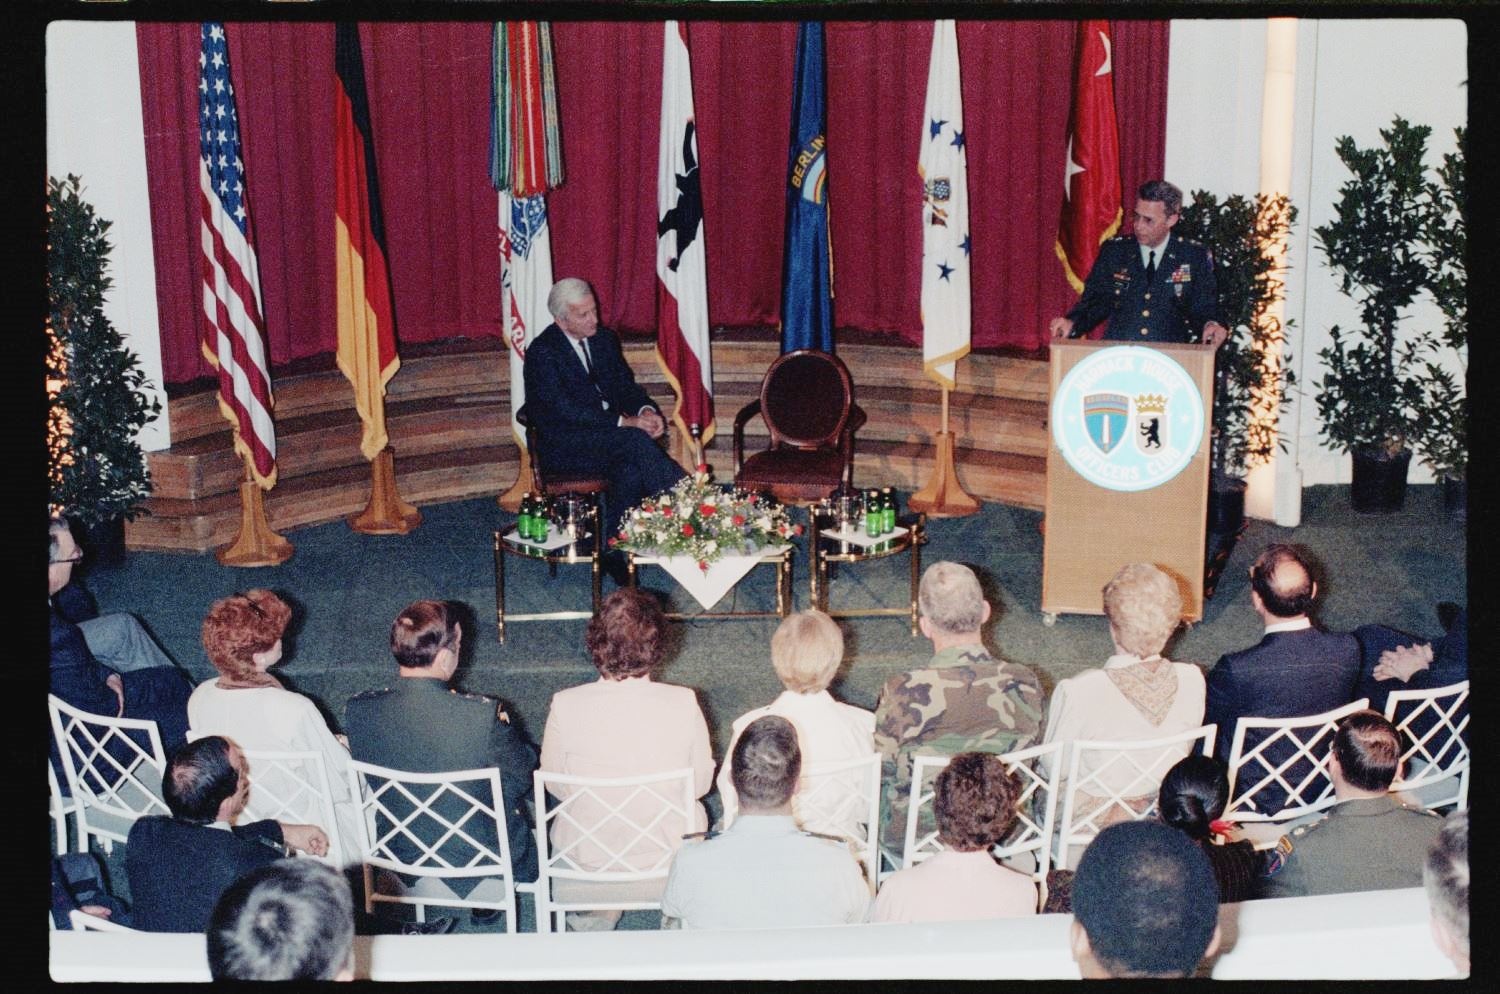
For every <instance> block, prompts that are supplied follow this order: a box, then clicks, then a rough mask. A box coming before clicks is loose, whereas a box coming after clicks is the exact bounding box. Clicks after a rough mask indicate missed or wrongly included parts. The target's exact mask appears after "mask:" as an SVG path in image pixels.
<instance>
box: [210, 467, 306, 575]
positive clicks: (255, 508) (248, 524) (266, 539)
mask: <svg viewBox="0 0 1500 994" xmlns="http://www.w3.org/2000/svg"><path fill="white" fill-rule="evenodd" d="M214 558H216V559H218V560H219V562H220V564H222V565H224V566H279V565H281V564H282V563H284V562H286V561H287V560H288V559H290V558H292V543H290V542H288V541H287V540H286V539H284V538H282V537H281V536H280V535H278V534H276V533H275V532H273V531H272V530H271V523H270V522H269V521H267V520H266V505H265V499H264V496H263V494H262V493H261V489H260V487H259V486H258V485H257V484H256V483H255V482H254V481H253V480H245V481H244V482H243V483H241V484H240V533H239V534H238V535H236V536H235V537H234V541H233V542H231V543H229V544H228V545H226V546H224V547H223V548H221V549H219V550H217V551H215V552H214Z"/></svg>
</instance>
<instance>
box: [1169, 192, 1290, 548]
mask: <svg viewBox="0 0 1500 994" xmlns="http://www.w3.org/2000/svg"><path fill="white" fill-rule="evenodd" d="M1192 201H1193V202H1192V203H1191V204H1190V205H1188V206H1186V207H1184V208H1183V210H1182V216H1181V218H1180V219H1179V220H1178V222H1177V225H1176V227H1175V228H1174V233H1175V234H1178V235H1181V236H1182V237H1184V238H1189V239H1192V240H1194V241H1197V242H1199V243H1201V244H1202V245H1203V246H1204V247H1205V248H1207V249H1208V250H1209V252H1210V253H1211V254H1212V255H1213V259H1214V277H1215V281H1216V282H1217V283H1218V287H1219V312H1220V314H1221V315H1222V316H1223V321H1224V326H1225V327H1226V328H1228V329H1229V338H1228V339H1227V340H1225V342H1224V345H1223V347H1222V348H1220V349H1219V352H1218V356H1217V357H1216V359H1215V370H1214V412H1213V459H1212V466H1211V475H1210V484H1211V485H1210V499H1209V503H1210V513H1209V524H1210V530H1211V531H1215V532H1220V533H1223V532H1232V531H1236V530H1238V528H1239V525H1240V523H1241V522H1242V521H1243V520H1244V506H1245V475H1246V474H1247V473H1249V472H1250V470H1251V469H1253V468H1255V467H1256V466H1258V465H1260V464H1262V463H1264V462H1266V461H1267V460H1269V459H1270V458H1271V456H1272V455H1273V454H1274V453H1275V452H1276V450H1277V449H1282V450H1285V448H1286V440H1285V438H1284V437H1283V435H1282V433H1281V431H1280V429H1279V428H1278V422H1277V418H1276V415H1278V414H1279V413H1280V412H1281V410H1282V409H1283V408H1284V407H1285V406H1286V404H1287V403H1288V402H1289V398H1288V396H1287V388H1288V387H1290V386H1291V385H1292V384H1293V383H1295V381H1296V380H1295V377H1294V376H1293V374H1292V371H1291V369H1290V368H1289V360H1290V358H1291V357H1290V356H1289V355H1283V348H1284V346H1285V343H1286V326H1285V325H1284V324H1283V323H1282V321H1281V320H1280V319H1279V318H1277V317H1276V315H1275V314H1274V313H1272V310H1273V307H1274V305H1275V303H1276V302H1277V301H1278V300H1279V299H1281V295H1282V289H1283V280H1282V270H1281V269H1280V268H1279V267H1278V265H1277V260H1276V259H1275V258H1274V257H1273V256H1271V255H1270V254H1269V252H1268V250H1269V248H1270V247H1271V246H1273V245H1276V244H1279V243H1282V242H1284V241H1285V240H1286V237H1287V234H1288V233H1289V232H1290V231H1291V227H1292V224H1293V223H1295V221H1296V220H1297V209H1296V208H1295V207H1293V206H1292V203H1291V201H1290V200H1288V199H1287V198H1286V197H1285V196H1283V195H1281V194H1276V195H1269V194H1264V193H1260V194H1256V195H1255V196H1254V197H1245V196H1242V195H1240V194H1234V195H1232V196H1229V197H1226V198H1224V199H1223V200H1220V199H1219V198H1218V197H1217V196H1216V195H1214V194H1212V193H1209V192H1208V191H1206V190H1195V191H1193V195H1192ZM1287 324H1290V322H1287Z"/></svg>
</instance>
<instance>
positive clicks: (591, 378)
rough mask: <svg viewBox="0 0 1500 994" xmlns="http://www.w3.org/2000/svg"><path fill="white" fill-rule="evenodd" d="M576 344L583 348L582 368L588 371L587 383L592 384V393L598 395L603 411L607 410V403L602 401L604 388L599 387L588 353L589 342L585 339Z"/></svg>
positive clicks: (590, 356)
mask: <svg viewBox="0 0 1500 994" xmlns="http://www.w3.org/2000/svg"><path fill="white" fill-rule="evenodd" d="M578 344H579V345H581V346H583V368H584V369H586V370H587V371H588V374H589V382H591V383H593V384H594V392H595V393H597V394H598V395H599V400H600V401H601V402H603V404H604V407H605V409H606V410H608V408H609V403H608V402H607V401H605V400H604V388H603V387H601V386H600V385H599V377H598V376H596V375H595V374H594V359H593V356H592V355H591V354H590V353H589V340H588V339H587V338H585V339H583V340H582V341H581V342H579V343H578Z"/></svg>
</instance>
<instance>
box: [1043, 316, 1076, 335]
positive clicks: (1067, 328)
mask: <svg viewBox="0 0 1500 994" xmlns="http://www.w3.org/2000/svg"><path fill="white" fill-rule="evenodd" d="M1047 330H1049V331H1051V332H1052V337H1053V338H1067V337H1068V336H1069V335H1071V334H1072V333H1073V322H1072V321H1069V320H1068V319H1067V318H1053V319H1052V323H1051V324H1049V325H1048V326H1047Z"/></svg>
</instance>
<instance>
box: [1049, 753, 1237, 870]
mask: <svg viewBox="0 0 1500 994" xmlns="http://www.w3.org/2000/svg"><path fill="white" fill-rule="evenodd" d="M1216 734H1218V726H1217V725H1203V726H1202V727H1200V728H1190V729H1188V730H1187V731H1185V732H1179V733H1177V734H1176V735H1166V736H1163V737H1161V738H1158V739H1146V740H1137V741H1129V740H1124V741H1104V740H1101V739H1077V740H1075V741H1074V742H1073V743H1072V744H1071V747H1070V748H1069V749H1068V750H1067V751H1068V752H1069V753H1071V757H1070V759H1069V762H1068V785H1067V789H1066V790H1065V792H1064V795H1063V814H1062V822H1061V824H1062V828H1061V831H1060V832H1059V834H1058V839H1057V853H1056V863H1057V867H1058V869H1067V866H1068V861H1069V848H1070V847H1072V846H1086V845H1088V844H1089V842H1090V841H1092V840H1093V838H1094V836H1096V835H1098V834H1099V832H1100V831H1102V830H1103V829H1104V828H1105V827H1106V826H1109V825H1112V824H1114V823H1115V822H1117V821H1141V820H1143V819H1145V818H1150V817H1152V816H1154V815H1155V814H1156V800H1157V794H1158V792H1159V791H1160V790H1161V780H1162V777H1164V776H1166V774H1167V771H1168V770H1170V769H1171V768H1172V767H1173V765H1175V764H1176V763H1177V761H1178V760H1180V759H1182V758H1183V757H1184V756H1187V755H1190V754H1192V753H1193V752H1194V751H1195V750H1194V748H1193V744H1194V743H1195V742H1196V743H1199V744H1200V745H1199V747H1198V748H1197V750H1196V751H1198V752H1201V753H1202V754H1203V755H1205V756H1212V755H1213V752H1214V736H1215V735H1216ZM1085 760H1087V761H1088V762H1087V763H1086V762H1085ZM1085 767H1087V769H1088V771H1087V772H1080V771H1081V770H1083V769H1084V768H1085ZM1080 799H1082V800H1083V803H1082V804H1080Z"/></svg>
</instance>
